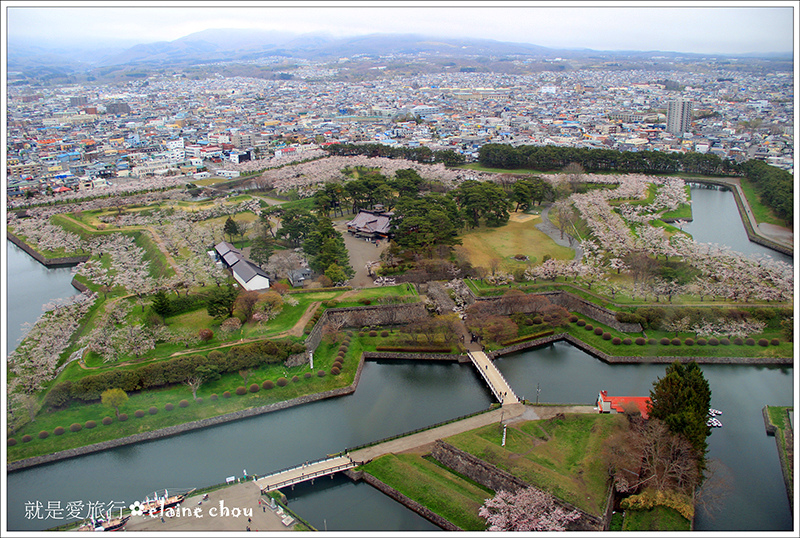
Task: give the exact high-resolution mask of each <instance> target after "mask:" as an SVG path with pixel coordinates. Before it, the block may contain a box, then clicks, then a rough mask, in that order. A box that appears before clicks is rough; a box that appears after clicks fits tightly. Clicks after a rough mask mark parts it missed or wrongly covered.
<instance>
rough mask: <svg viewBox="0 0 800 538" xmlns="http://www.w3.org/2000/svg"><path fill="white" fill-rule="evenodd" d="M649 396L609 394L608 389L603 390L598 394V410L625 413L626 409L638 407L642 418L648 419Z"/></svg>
mask: <svg viewBox="0 0 800 538" xmlns="http://www.w3.org/2000/svg"><path fill="white" fill-rule="evenodd" d="M649 401H650V398H649V397H648V396H609V395H608V391H605V390H601V391H600V394H599V395H598V396H597V410H598V411H599V412H600V413H611V412H612V411H616V412H617V413H624V412H625V410H626V409H631V408H638V409H639V412H641V414H642V418H644V419H647V418H648V413H647V404H648V402H649Z"/></svg>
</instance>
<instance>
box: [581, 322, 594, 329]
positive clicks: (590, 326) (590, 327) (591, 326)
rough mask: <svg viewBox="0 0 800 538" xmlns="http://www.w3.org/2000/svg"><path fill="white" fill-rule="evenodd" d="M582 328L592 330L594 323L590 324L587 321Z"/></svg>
mask: <svg viewBox="0 0 800 538" xmlns="http://www.w3.org/2000/svg"><path fill="white" fill-rule="evenodd" d="M583 328H584V329H586V330H587V331H593V330H594V325H592V324H591V323H587V324H586V325H585V326H584V327H583Z"/></svg>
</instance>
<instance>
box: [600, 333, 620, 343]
mask: <svg viewBox="0 0 800 538" xmlns="http://www.w3.org/2000/svg"><path fill="white" fill-rule="evenodd" d="M606 334H608V333H606ZM609 336H611V335H609ZM603 337H605V335H603ZM611 343H612V344H614V345H615V346H618V345H620V344H621V343H622V339H621V338H619V337H617V336H615V337H614V338H613V339H612V340H611Z"/></svg>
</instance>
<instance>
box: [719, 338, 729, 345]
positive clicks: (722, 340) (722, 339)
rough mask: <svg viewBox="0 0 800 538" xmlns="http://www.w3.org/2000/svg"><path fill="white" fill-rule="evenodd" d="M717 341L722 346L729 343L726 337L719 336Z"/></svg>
mask: <svg viewBox="0 0 800 538" xmlns="http://www.w3.org/2000/svg"><path fill="white" fill-rule="evenodd" d="M719 343H720V345H722V346H727V345H730V343H731V341H730V340H729V339H727V338H720V339H719Z"/></svg>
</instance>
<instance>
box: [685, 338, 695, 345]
mask: <svg viewBox="0 0 800 538" xmlns="http://www.w3.org/2000/svg"><path fill="white" fill-rule="evenodd" d="M683 343H684V344H686V345H687V346H693V345H694V340H693V339H691V338H687V339H686V340H684V342H683Z"/></svg>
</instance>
